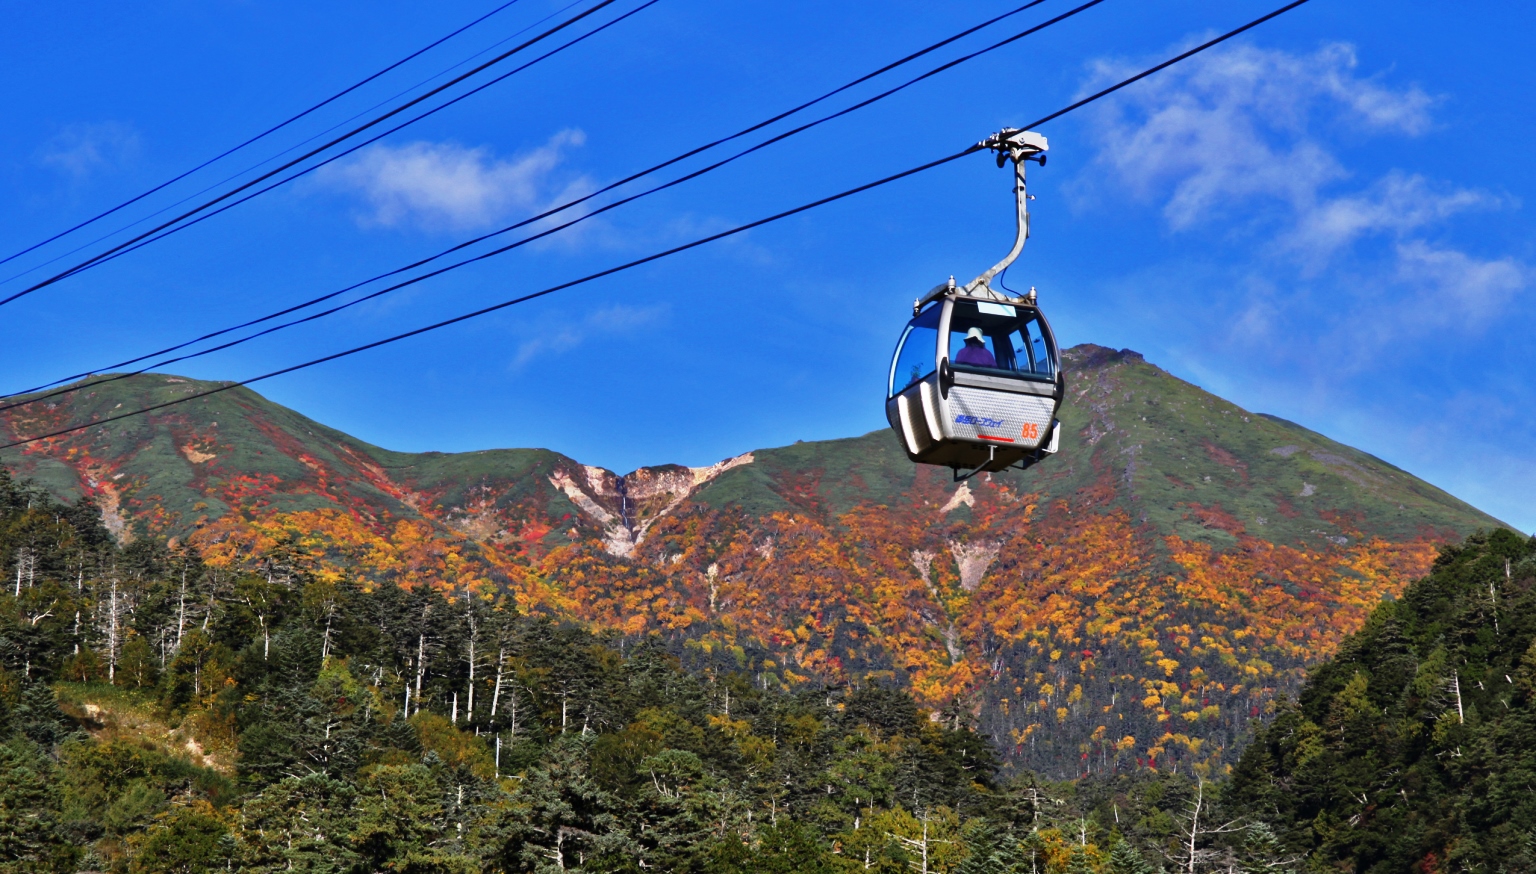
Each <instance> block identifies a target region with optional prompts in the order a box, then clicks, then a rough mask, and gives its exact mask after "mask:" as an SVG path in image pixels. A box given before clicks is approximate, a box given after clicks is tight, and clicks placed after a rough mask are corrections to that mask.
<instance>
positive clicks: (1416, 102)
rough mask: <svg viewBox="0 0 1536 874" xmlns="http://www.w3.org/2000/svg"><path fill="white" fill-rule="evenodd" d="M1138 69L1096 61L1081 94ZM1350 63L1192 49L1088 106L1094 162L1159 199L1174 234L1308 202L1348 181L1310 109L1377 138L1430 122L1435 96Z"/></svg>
mask: <svg viewBox="0 0 1536 874" xmlns="http://www.w3.org/2000/svg"><path fill="white" fill-rule="evenodd" d="M1140 66H1141V64H1139V63H1132V62H1127V61H1099V62H1097V63H1095V64H1094V65H1093V67H1092V69H1091V74H1090V76H1089V81H1088V82H1087V83H1086V84H1085V86H1084V91H1085V92H1088V91H1092V90H1095V89H1097V88H1099V87H1102V85H1103V84H1105V83H1107V82H1109V81H1112V80H1117V79H1120V78H1123V77H1124V76H1125V75H1126V74H1127V73H1128V72H1130V71H1131V70H1132V68H1136V67H1140ZM1357 66H1358V60H1357V58H1356V56H1355V51H1354V49H1353V48H1352V47H1351V46H1348V45H1344V44H1332V45H1327V46H1324V47H1323V48H1321V49H1319V50H1317V51H1316V52H1313V53H1311V54H1292V53H1289V52H1284V51H1279V50H1271V49H1262V48H1258V47H1254V46H1238V47H1232V48H1227V49H1216V50H1212V51H1210V52H1207V53H1205V54H1203V55H1199V56H1196V57H1195V58H1193V59H1191V60H1190V61H1187V62H1185V63H1184V64H1182V65H1180V66H1176V67H1173V68H1172V69H1170V70H1167V71H1164V72H1163V73H1160V74H1159V75H1158V76H1157V77H1153V78H1151V79H1148V80H1146V81H1143V82H1139V83H1137V84H1136V85H1134V86H1132V87H1131V88H1129V89H1127V90H1126V91H1124V92H1121V94H1120V95H1117V97H1116V98H1113V99H1111V100H1109V101H1106V102H1105V103H1103V104H1101V105H1100V106H1099V107H1097V108H1096V109H1095V110H1094V114H1093V122H1092V124H1093V126H1094V132H1095V136H1096V138H1097V139H1098V141H1099V147H1100V148H1099V154H1098V156H1097V158H1096V161H1095V164H1096V169H1098V170H1099V171H1101V172H1107V174H1108V175H1109V176H1111V177H1113V182H1114V187H1115V190H1117V191H1124V190H1129V191H1130V192H1131V193H1133V194H1134V195H1135V196H1137V197H1139V198H1141V199H1143V200H1151V199H1155V198H1159V199H1160V198H1162V197H1164V196H1166V198H1167V199H1166V203H1165V205H1164V207H1163V214H1164V216H1165V217H1166V219H1167V220H1168V222H1169V223H1170V224H1171V225H1172V226H1173V227H1174V228H1175V229H1184V228H1189V227H1191V226H1193V225H1196V224H1198V223H1200V222H1202V221H1204V220H1208V219H1211V218H1214V217H1217V216H1221V215H1226V214H1230V213H1231V212H1232V207H1233V206H1234V205H1235V204H1236V203H1237V202H1241V201H1248V200H1251V199H1254V198H1262V199H1265V200H1269V201H1275V202H1279V203H1281V204H1284V205H1287V206H1290V207H1292V208H1302V207H1305V206H1308V205H1310V204H1312V203H1313V202H1314V201H1315V200H1316V198H1317V193H1318V191H1319V189H1321V188H1322V187H1323V186H1325V185H1328V184H1330V183H1333V182H1337V181H1339V180H1342V179H1344V178H1346V177H1347V176H1348V174H1347V172H1346V171H1345V169H1344V167H1343V166H1342V165H1341V164H1340V162H1339V160H1338V159H1337V158H1336V157H1334V156H1333V155H1332V154H1331V153H1330V152H1329V150H1328V149H1326V148H1325V147H1324V146H1323V145H1322V144H1321V143H1319V142H1318V141H1317V140H1316V139H1315V138H1314V137H1313V136H1312V135H1311V133H1310V131H1311V129H1312V128H1313V127H1315V126H1316V125H1317V123H1318V119H1319V116H1324V117H1326V118H1327V119H1328V120H1332V121H1342V122H1344V123H1346V124H1349V125H1351V126H1353V127H1356V128H1360V129H1364V130H1367V131H1371V132H1377V133H1394V134H1406V135H1409V136H1415V135H1418V134H1421V133H1423V132H1425V131H1427V130H1428V129H1429V127H1430V117H1429V108H1430V106H1431V105H1433V103H1434V100H1433V99H1432V98H1430V97H1429V96H1428V95H1426V94H1425V93H1424V92H1423V91H1421V90H1419V89H1418V88H1417V87H1413V86H1410V87H1408V88H1400V89H1392V88H1388V87H1386V86H1384V85H1382V84H1380V83H1379V82H1378V81H1376V80H1375V79H1371V78H1362V77H1360V76H1358V75H1356V67H1357Z"/></svg>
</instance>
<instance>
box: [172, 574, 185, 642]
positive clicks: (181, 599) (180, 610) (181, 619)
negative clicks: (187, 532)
mask: <svg viewBox="0 0 1536 874" xmlns="http://www.w3.org/2000/svg"><path fill="white" fill-rule="evenodd" d="M186 627H187V564H186V562H185V561H183V562H182V564H181V592H180V594H178V595H177V597H176V648H175V650H174V651H175V652H181V636H182V633H183V632H184V631H185V630H186Z"/></svg>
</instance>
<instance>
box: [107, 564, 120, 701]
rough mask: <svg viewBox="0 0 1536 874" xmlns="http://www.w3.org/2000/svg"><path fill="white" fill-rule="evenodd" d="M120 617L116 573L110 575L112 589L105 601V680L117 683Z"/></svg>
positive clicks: (113, 683)
mask: <svg viewBox="0 0 1536 874" xmlns="http://www.w3.org/2000/svg"><path fill="white" fill-rule="evenodd" d="M121 619H122V608H121V607H120V606H119V598H118V596H117V575H116V574H113V575H112V589H111V593H110V594H109V596H108V601H107V682H108V683H111V684H112V685H114V686H115V685H117V645H118V642H119V640H118V638H119V634H118V623H119V621H120V620H121Z"/></svg>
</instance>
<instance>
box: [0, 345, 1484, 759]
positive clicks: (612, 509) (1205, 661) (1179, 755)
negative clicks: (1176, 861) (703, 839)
mask: <svg viewBox="0 0 1536 874" xmlns="http://www.w3.org/2000/svg"><path fill="white" fill-rule="evenodd" d="M1066 361H1067V365H1068V367H1069V373H1070V376H1069V384H1068V399H1067V406H1066V407H1065V409H1064V412H1063V423H1064V425H1065V432H1064V439H1063V447H1062V452H1061V454H1060V455H1059V456H1058V457H1056V458H1053V459H1051V460H1049V461H1048V462H1045V463H1043V464H1040V465H1038V466H1036V467H1035V468H1033V469H1031V470H1030V471H1028V472H1025V473H1009V474H999V475H992V476H985V477H977V478H975V479H973V480H971V481H968V482H966V483H962V484H960V485H958V486H957V485H955V484H954V483H953V482H952V481H951V480H950V476H949V472H948V471H944V470H932V469H926V468H925V469H919V468H915V467H914V466H913V465H911V464H910V463H909V462H907V460H906V459H905V457H904V456H903V455H902V453H901V451H900V448H899V447H898V446H897V444H896V441H895V439H894V438H893V437H891V436H890V435H889V434H887V433H885V432H876V433H873V434H870V435H866V436H864V437H858V438H851V439H847V440H836V441H827V442H821V443H801V444H795V445H793V446H787V447H780V448H777V449H763V450H755V451H753V452H748V453H745V454H743V455H740V456H738V457H735V458H731V459H727V460H724V461H722V462H720V463H719V464H716V465H712V466H710V467H705V468H687V467H681V466H677V465H664V466H658V467H648V468H642V469H640V470H637V471H632V472H629V473H626V474H623V475H619V474H616V473H615V472H612V471H606V470H602V469H599V468H594V467H589V466H585V465H582V464H580V463H578V462H576V461H574V460H572V459H569V458H566V457H564V456H561V455H559V454H557V453H554V452H550V451H547V450H537V449H509V450H489V451H483V452H472V453H459V454H441V453H423V454H406V453H397V452H391V451H388V450H384V449H381V448H379V447H375V446H370V445H368V444H366V443H363V442H361V441H358V440H356V439H354V438H351V437H349V436H347V435H345V434H342V433H340V432H337V431H335V430H333V429H329V428H326V427H325V426H323V425H320V424H318V423H316V422H314V421H312V420H310V419H307V418H305V417H304V416H301V415H299V414H298V413H295V412H293V411H291V410H287V409H285V408H282V407H279V406H277V405H275V404H271V403H269V402H267V401H265V400H264V399H262V398H261V397H260V396H259V395H257V394H255V393H254V392H250V391H248V390H245V389H235V390H232V391H229V392H226V393H223V394H220V395H216V396H213V397H211V398H205V399H199V400H196V401H192V402H189V403H187V404H184V405H181V406H174V407H169V408H167V409H165V410H162V411H159V412H157V413H154V414H150V415H148V416H144V417H140V418H135V419H128V420H124V421H121V422H117V423H112V424H110V425H108V426H105V427H103V428H100V429H92V430H87V431H84V432H81V433H79V434H76V435H71V436H70V437H66V438H59V439H55V440H52V441H48V442H46V443H43V444H32V445H30V446H28V447H27V448H26V449H25V451H19V450H8V451H7V452H6V453H4V454H3V455H0V461H3V462H4V463H5V464H7V465H8V466H9V467H11V468H12V470H14V471H15V472H17V473H18V474H19V475H22V476H29V477H32V478H34V479H36V480H38V481H40V482H42V483H43V484H45V485H46V486H48V487H49V488H50V489H52V490H53V491H54V492H56V493H57V494H59V495H61V496H64V497H77V496H79V495H82V494H90V495H93V496H95V497H96V498H97V499H98V501H99V502H100V504H101V506H102V508H103V511H104V513H105V515H106V517H107V519H108V523H109V526H110V527H111V528H112V530H113V531H114V532H115V533H116V534H117V535H118V536H119V537H120V538H130V537H133V536H143V535H151V534H152V535H163V536H170V537H176V538H181V539H188V540H191V541H192V542H194V543H196V544H198V545H199V547H200V548H201V549H202V550H203V551H204V552H205V554H206V555H207V556H208V557H209V559H210V561H213V562H222V563H226V564H233V565H238V564H241V563H246V562H253V561H256V560H258V559H259V558H260V557H261V556H263V555H264V554H267V553H270V552H272V551H273V550H282V551H284V552H285V554H286V555H288V556H289V557H290V559H291V560H295V561H299V562H301V563H308V564H310V565H313V566H319V565H332V566H337V567H345V568H346V569H347V570H348V572H349V573H350V574H352V575H354V576H360V577H371V578H374V579H377V580H383V581H391V582H396V583H399V584H402V585H434V586H442V587H463V586H469V587H475V588H479V589H486V590H489V589H501V590H507V591H510V592H511V593H513V594H514V595H515V597H516V598H517V599H518V602H519V604H520V606H521V607H522V608H523V609H525V610H530V611H547V612H550V613H553V614H558V615H562V616H567V617H571V618H576V619H580V620H584V621H587V622H590V623H594V624H596V625H599V626H602V627H605V628H608V629H611V630H612V631H613V632H614V633H615V634H620V635H627V636H637V635H646V634H660V635H663V636H664V637H666V638H667V639H668V640H669V641H670V642H671V643H672V644H673V646H674V647H675V648H676V649H677V651H678V652H679V653H681V654H683V655H684V656H685V657H686V658H687V659H689V660H690V661H691V662H692V663H694V664H695V665H697V666H699V667H702V668H707V669H712V670H736V671H742V672H745V673H747V674H749V675H750V676H751V677H752V678H753V680H754V681H755V682H759V683H763V684H771V683H784V684H806V683H823V682H851V681H862V680H864V679H866V678H875V679H888V680H892V681H896V682H901V683H904V684H906V685H908V686H910V687H911V688H912V689H914V690H915V691H916V692H917V693H918V694H919V695H920V696H921V697H922V698H923V699H924V700H925V701H927V702H928V703H929V704H930V705H931V706H932V707H933V709H934V713H935V718H945V719H974V720H977V721H978V722H979V723H980V725H981V726H982V727H983V728H984V729H985V730H986V731H987V733H989V734H990V735H991V736H992V737H993V738H994V739H996V740H997V742H998V743H999V744H1000V746H1001V747H1002V748H1003V749H1004V750H1005V751H1007V752H1008V753H1009V754H1010V755H1011V757H1012V758H1013V759H1014V760H1015V761H1016V762H1018V763H1020V764H1023V765H1028V766H1030V767H1034V768H1038V769H1042V770H1046V771H1048V772H1051V773H1056V774H1060V775H1072V774H1077V773H1081V772H1084V771H1087V770H1097V769H1101V768H1114V767H1130V766H1134V765H1135V764H1136V763H1137V762H1138V761H1139V762H1141V763H1143V764H1145V763H1147V762H1148V761H1156V762H1159V763H1167V762H1170V761H1171V762H1174V763H1185V762H1187V763H1189V764H1200V763H1208V764H1213V765H1220V764H1222V763H1224V762H1226V761H1228V760H1229V759H1230V756H1231V753H1232V751H1233V748H1234V745H1235V744H1236V743H1238V742H1239V740H1240V739H1241V737H1242V736H1243V735H1244V733H1245V732H1246V729H1247V724H1248V722H1249V721H1250V720H1252V719H1254V718H1257V717H1261V716H1262V715H1263V714H1264V713H1265V712H1266V711H1267V708H1269V707H1270V705H1271V702H1272V701H1273V700H1274V698H1275V696H1276V695H1278V694H1281V693H1283V692H1288V691H1290V690H1292V689H1294V688H1295V687H1296V685H1297V684H1298V683H1299V681H1300V678H1301V675H1302V671H1303V670H1304V668H1305V666H1306V665H1308V664H1310V663H1312V662H1313V661H1315V660H1317V659H1318V658H1321V657H1323V656H1325V655H1327V654H1328V653H1329V652H1331V650H1332V647H1333V646H1334V644H1335V643H1336V642H1337V640H1338V639H1339V638H1340V636H1341V635H1342V634H1344V633H1347V632H1349V631H1352V630H1353V629H1354V628H1355V627H1356V626H1358V624H1359V623H1360V622H1361V621H1362V620H1363V617H1364V616H1365V614H1366V612H1367V611H1368V610H1369V609H1370V607H1371V606H1372V605H1374V604H1375V603H1377V602H1379V601H1380V599H1381V598H1383V597H1390V596H1392V595H1393V594H1394V593H1395V592H1397V591H1399V590H1400V589H1401V588H1402V586H1403V585H1404V584H1405V583H1406V582H1407V580H1408V579H1409V578H1411V577H1412V576H1415V575H1417V574H1419V573H1422V572H1423V571H1424V570H1425V568H1427V565H1428V562H1429V561H1430V559H1431V558H1432V557H1433V555H1434V553H1435V549H1436V547H1437V545H1438V544H1439V543H1442V542H1444V541H1446V540H1449V539H1452V538H1456V537H1459V536H1462V535H1464V534H1466V533H1468V532H1470V531H1472V530H1474V529H1477V528H1480V527H1492V526H1496V525H1497V524H1498V522H1497V520H1494V519H1492V518H1490V517H1488V516H1486V515H1484V514H1482V513H1479V512H1478V511H1476V510H1475V509H1473V508H1471V507H1469V506H1467V505H1466V504H1463V503H1462V502H1460V501H1457V500H1456V499H1454V498H1452V497H1451V496H1449V495H1447V494H1445V493H1444V492H1441V491H1440V490H1438V489H1435V488H1434V487H1432V486H1430V485H1428V484H1426V483H1424V482H1422V481H1420V480H1417V479H1415V478H1414V477H1412V476H1411V475H1409V474H1407V473H1405V472H1403V471H1401V470H1398V469H1396V468H1394V467H1392V466H1390V465H1388V464H1385V463H1384V462H1381V461H1380V460H1378V459H1375V458H1373V457H1371V456H1369V455H1367V454H1365V453H1361V452H1359V451H1357V450H1354V449H1351V448H1349V447H1346V446H1342V445H1340V444H1337V443H1334V442H1332V441H1330V440H1328V439H1326V438H1324V437H1322V436H1320V435H1317V434H1314V433H1312V432H1309V431H1306V430H1305V429H1303V428H1300V427H1299V426H1296V425H1293V424H1290V423H1287V422H1284V421H1282V420H1278V419H1273V418H1270V417H1266V416H1263V415H1259V414H1255V413H1252V412H1249V411H1246V410H1242V409H1240V408H1238V407H1236V406H1234V405H1232V404H1229V403H1227V402H1225V401H1223V400H1221V399H1220V398H1216V397H1214V396H1212V395H1210V394H1208V393H1206V392H1203V391H1201V390H1200V389H1198V388H1196V387H1194V386H1192V385H1189V384H1187V383H1184V382H1182V381H1180V380H1177V379H1175V378H1173V377H1172V376H1170V375H1168V374H1167V373H1165V372H1163V371H1162V370H1159V369H1158V368H1156V367H1154V366H1152V365H1150V364H1147V363H1146V362H1145V361H1143V360H1142V359H1141V356H1139V355H1137V354H1136V353H1134V352H1129V351H1121V352H1115V351H1113V350H1108V349H1103V348H1100V347H1092V346H1084V347H1078V348H1076V349H1073V350H1070V351H1069V352H1068V353H1067V356H1066ZM206 387H208V385H207V384H204V383H197V382H194V381H190V380H184V379H180V378H177V377H171V376H163V375H145V376H140V377H134V378H130V379H125V380H121V381H117V382H111V383H99V384H94V385H92V384H85V385H82V386H80V387H79V388H78V390H76V391H74V392H72V393H71V394H69V395H66V396H63V397H61V398H59V399H56V401H57V402H55V403H40V404H36V405H31V406H25V407H19V408H17V409H14V410H11V411H9V412H8V413H6V414H4V416H3V419H0V424H3V427H4V428H5V430H6V432H7V433H8V435H12V436H15V435H27V434H29V433H38V432H40V431H44V430H48V429H50V428H53V427H59V426H60V425H63V424H65V423H75V422H82V421H88V420H90V419H91V418H93V417H96V418H99V417H103V416H105V415H108V414H109V413H110V412H112V411H120V410H121V409H129V408H134V407H141V406H148V405H150V404H154V403H159V402H163V401H165V400H170V399H173V398H175V397H177V396H179V395H182V394H188V393H192V392H195V391H198V390H200V389H203V388H206Z"/></svg>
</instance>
